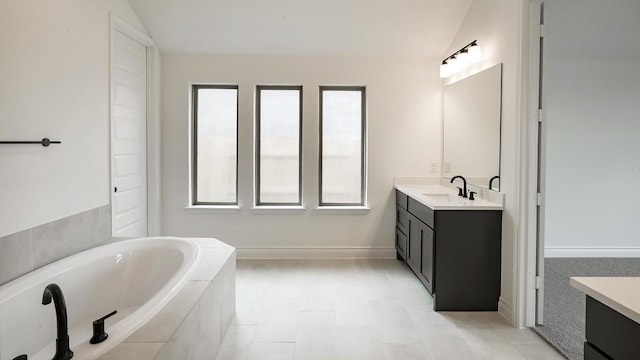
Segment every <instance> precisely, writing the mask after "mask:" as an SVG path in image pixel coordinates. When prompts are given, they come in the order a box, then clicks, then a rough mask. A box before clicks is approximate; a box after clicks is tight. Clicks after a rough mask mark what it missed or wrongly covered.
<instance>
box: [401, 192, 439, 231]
mask: <svg viewBox="0 0 640 360" xmlns="http://www.w3.org/2000/svg"><path fill="white" fill-rule="evenodd" d="M407 209H408V210H409V212H410V213H411V214H413V215H414V216H415V217H417V218H418V219H419V220H420V221H422V222H423V223H425V224H427V225H428V226H429V227H431V228H432V229H433V210H431V209H429V208H428V207H426V206H425V205H422V204H421V203H419V202H417V201H416V200H413V199H412V198H409V201H408V206H407Z"/></svg>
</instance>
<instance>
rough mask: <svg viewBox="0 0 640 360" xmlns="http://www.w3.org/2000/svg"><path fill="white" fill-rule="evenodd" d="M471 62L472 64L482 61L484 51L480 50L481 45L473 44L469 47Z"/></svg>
mask: <svg viewBox="0 0 640 360" xmlns="http://www.w3.org/2000/svg"><path fill="white" fill-rule="evenodd" d="M469 60H471V62H472V63H477V62H479V61H480V60H482V50H481V49H480V45H478V44H473V45H471V47H469Z"/></svg>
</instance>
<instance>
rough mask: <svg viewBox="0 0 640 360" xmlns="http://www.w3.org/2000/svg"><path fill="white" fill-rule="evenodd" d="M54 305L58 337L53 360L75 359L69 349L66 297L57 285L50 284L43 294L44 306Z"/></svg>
mask: <svg viewBox="0 0 640 360" xmlns="http://www.w3.org/2000/svg"><path fill="white" fill-rule="evenodd" d="M52 299H53V304H54V305H55V307H56V322H57V330H58V337H57V339H56V354H55V355H54V356H53V359H52V360H69V359H71V358H72V357H73V351H71V349H70V348H69V328H68V324H67V305H66V304H65V302H64V295H62V290H61V289H60V286H58V285H57V284H49V285H47V287H46V288H45V289H44V292H43V293H42V305H48V304H51V300H52Z"/></svg>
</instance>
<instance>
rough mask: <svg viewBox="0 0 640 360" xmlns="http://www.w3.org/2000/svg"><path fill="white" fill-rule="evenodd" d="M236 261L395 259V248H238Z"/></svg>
mask: <svg viewBox="0 0 640 360" xmlns="http://www.w3.org/2000/svg"><path fill="white" fill-rule="evenodd" d="M236 251H237V258H238V259H395V257H396V249H395V248H372V247H238V248H237V249H236Z"/></svg>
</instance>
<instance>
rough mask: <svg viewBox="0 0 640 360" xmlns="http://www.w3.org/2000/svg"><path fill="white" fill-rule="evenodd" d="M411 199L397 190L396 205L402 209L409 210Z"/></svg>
mask: <svg viewBox="0 0 640 360" xmlns="http://www.w3.org/2000/svg"><path fill="white" fill-rule="evenodd" d="M408 198H409V197H408V196H407V195H405V194H403V193H401V192H400V191H398V190H396V204H397V205H398V206H400V207H401V208H403V209H405V210H407V199H408Z"/></svg>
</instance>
